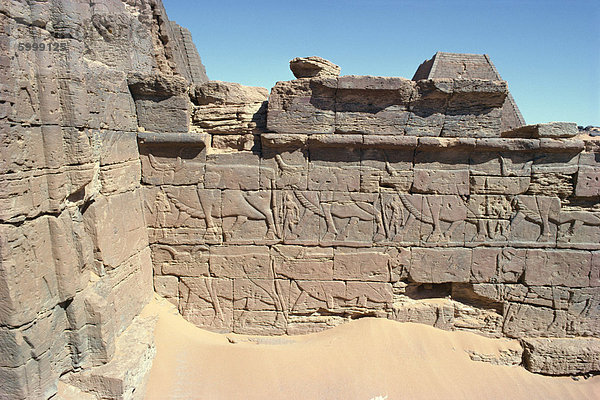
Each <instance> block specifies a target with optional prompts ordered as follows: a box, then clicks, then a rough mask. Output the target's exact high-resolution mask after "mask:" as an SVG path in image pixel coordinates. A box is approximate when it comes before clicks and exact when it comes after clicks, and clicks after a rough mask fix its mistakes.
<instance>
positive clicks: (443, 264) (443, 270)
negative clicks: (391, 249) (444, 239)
mask: <svg viewBox="0 0 600 400" xmlns="http://www.w3.org/2000/svg"><path fill="white" fill-rule="evenodd" d="M470 265H471V251H470V250H468V249H426V248H414V249H413V250H412V259H411V268H410V277H411V278H412V279H413V280H414V281H416V282H424V283H443V282H468V280H469V274H470Z"/></svg>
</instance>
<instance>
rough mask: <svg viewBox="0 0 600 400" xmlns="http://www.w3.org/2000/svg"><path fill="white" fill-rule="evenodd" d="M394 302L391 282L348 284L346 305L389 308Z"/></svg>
mask: <svg viewBox="0 0 600 400" xmlns="http://www.w3.org/2000/svg"><path fill="white" fill-rule="evenodd" d="M392 302H393V290H392V284H391V283H385V282H356V281H349V282H347V284H346V295H345V301H344V306H346V307H361V308H369V309H371V308H375V309H379V310H382V309H389V308H390V307H391V306H392Z"/></svg>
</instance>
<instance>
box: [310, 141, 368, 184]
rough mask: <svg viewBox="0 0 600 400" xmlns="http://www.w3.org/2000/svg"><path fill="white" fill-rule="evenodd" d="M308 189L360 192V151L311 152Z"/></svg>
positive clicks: (330, 150) (331, 150) (323, 150)
mask: <svg viewBox="0 0 600 400" xmlns="http://www.w3.org/2000/svg"><path fill="white" fill-rule="evenodd" d="M310 160H311V162H310V165H309V171H308V189H309V190H320V191H341V192H358V191H359V190H360V151H359V150H357V149H327V148H318V149H311V150H310Z"/></svg>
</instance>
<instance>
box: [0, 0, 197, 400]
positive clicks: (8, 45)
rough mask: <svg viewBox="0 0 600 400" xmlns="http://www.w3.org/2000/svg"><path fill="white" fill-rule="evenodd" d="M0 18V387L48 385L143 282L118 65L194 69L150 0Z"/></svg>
mask: <svg viewBox="0 0 600 400" xmlns="http://www.w3.org/2000/svg"><path fill="white" fill-rule="evenodd" d="M0 30H1V35H0V41H1V43H0V48H1V53H0V70H1V73H0V141H1V149H0V152H1V153H0V382H1V384H0V398H10V399H21V398H23V399H24V398H29V399H32V398H48V397H51V396H53V395H54V394H55V393H56V383H57V380H58V378H59V376H61V375H63V374H66V373H69V372H72V371H81V370H83V371H86V370H89V369H90V368H92V367H94V366H100V365H102V364H104V363H106V362H108V361H110V360H111V359H112V357H113V354H114V352H115V343H116V340H117V338H118V337H119V335H120V334H121V333H122V332H123V331H124V330H125V329H126V328H128V327H129V325H130V324H131V322H132V320H133V319H134V317H136V315H137V314H138V313H139V312H140V310H141V308H142V307H143V306H144V305H145V304H146V303H147V302H148V301H149V299H150V298H151V296H152V292H153V291H152V261H151V255H150V248H149V246H148V235H147V232H146V226H145V222H144V216H143V208H142V191H141V187H140V160H139V154H138V148H137V142H136V135H137V130H138V117H137V114H136V106H135V103H134V100H133V97H132V94H131V92H130V90H129V87H128V80H127V77H128V75H130V74H132V73H133V72H137V73H142V74H154V75H165V76H173V75H178V76H184V77H185V78H188V80H191V81H198V82H202V81H203V80H206V76H205V75H203V67H202V65H201V64H199V62H200V61H199V57H197V54H196V58H195V59H194V60H195V61H194V62H195V63H190V62H189V61H190V59H192V58H193V52H194V51H195V49H193V48H192V47H190V42H189V40H187V39H186V36H185V35H186V31H185V30H180V29H179V28H178V27H177V26H176V25H174V24H173V23H171V22H169V21H168V19H167V18H166V14H165V11H164V8H163V7H162V4H161V3H160V1H153V0H148V1H146V0H144V1H123V2H122V1H117V0H105V1H96V2H88V1H62V0H52V1H45V2H39V1H3V2H2V5H1V6H0ZM174 31H176V32H177V35H179V36H177V35H175V34H173V32H174ZM42 44H43V49H42V47H41V46H42ZM181 79H183V78H181ZM65 376H68V375H65ZM99 381H100V382H101V379H100V380H99ZM105 389H106V388H105ZM106 390H108V389H106ZM140 392H143V390H141V388H140ZM98 394H99V395H106V393H102V392H100V393H98ZM113 395H115V393H113Z"/></svg>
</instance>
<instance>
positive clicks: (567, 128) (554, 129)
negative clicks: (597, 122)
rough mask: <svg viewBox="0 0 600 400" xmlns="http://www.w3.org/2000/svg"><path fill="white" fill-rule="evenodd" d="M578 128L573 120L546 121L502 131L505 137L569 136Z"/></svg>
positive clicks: (577, 130) (576, 132) (575, 134)
mask: <svg viewBox="0 0 600 400" xmlns="http://www.w3.org/2000/svg"><path fill="white" fill-rule="evenodd" d="M578 134H579V129H578V128H577V124H576V123H575V122H547V123H543V124H535V125H525V126H521V127H519V128H516V129H512V130H509V131H505V132H502V137H507V138H553V139H556V138H570V137H574V136H577V135H578Z"/></svg>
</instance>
